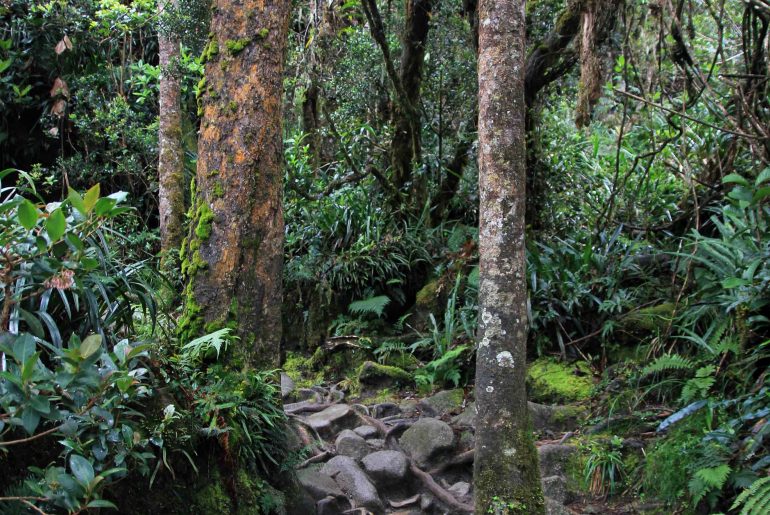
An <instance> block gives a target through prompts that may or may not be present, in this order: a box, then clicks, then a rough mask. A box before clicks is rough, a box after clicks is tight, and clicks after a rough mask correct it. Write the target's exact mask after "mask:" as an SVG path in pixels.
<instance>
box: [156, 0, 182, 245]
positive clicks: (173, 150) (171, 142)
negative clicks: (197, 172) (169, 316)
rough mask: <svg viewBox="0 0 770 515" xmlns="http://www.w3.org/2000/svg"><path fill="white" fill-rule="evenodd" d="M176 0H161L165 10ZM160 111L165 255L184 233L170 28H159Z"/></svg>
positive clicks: (175, 44) (175, 52)
mask: <svg viewBox="0 0 770 515" xmlns="http://www.w3.org/2000/svg"><path fill="white" fill-rule="evenodd" d="M175 6H176V1H175V0H158V10H159V11H160V12H161V13H163V12H164V11H166V10H167V9H169V8H173V7H175ZM158 53H159V57H160V94H159V101H160V113H159V126H158V204H159V215H160V216H159V218H160V245H161V250H162V252H163V256H164V257H165V256H166V255H167V254H168V253H169V252H172V251H174V250H178V249H179V246H180V245H181V243H182V239H183V237H184V232H183V229H184V212H185V206H184V187H185V184H184V146H183V144H182V115H181V105H180V91H181V79H180V78H179V75H178V73H174V71H173V70H172V69H171V67H173V65H174V64H175V62H176V61H178V59H179V39H178V38H177V37H176V36H175V35H174V34H173V33H172V32H171V31H170V30H169V29H168V28H164V27H161V29H160V30H159V31H158Z"/></svg>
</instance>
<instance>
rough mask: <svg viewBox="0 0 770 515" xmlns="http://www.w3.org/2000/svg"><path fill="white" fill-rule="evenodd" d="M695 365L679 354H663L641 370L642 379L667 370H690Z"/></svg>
mask: <svg viewBox="0 0 770 515" xmlns="http://www.w3.org/2000/svg"><path fill="white" fill-rule="evenodd" d="M693 368H695V365H694V364H693V362H692V361H691V360H689V359H688V358H685V357H684V356H680V355H679V354H664V355H663V356H660V357H659V358H658V359H656V360H655V361H653V362H652V363H650V364H649V365H647V366H646V367H644V369H642V377H644V376H648V375H650V374H656V373H658V372H664V371H667V370H692V369H693Z"/></svg>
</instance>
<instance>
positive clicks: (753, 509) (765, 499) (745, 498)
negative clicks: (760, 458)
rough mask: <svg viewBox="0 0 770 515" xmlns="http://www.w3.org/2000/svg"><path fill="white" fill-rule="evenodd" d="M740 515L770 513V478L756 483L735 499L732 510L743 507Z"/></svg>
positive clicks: (761, 479) (758, 480)
mask: <svg viewBox="0 0 770 515" xmlns="http://www.w3.org/2000/svg"><path fill="white" fill-rule="evenodd" d="M741 506H742V508H741V511H740V515H765V514H766V513H768V511H770V476H768V477H763V478H760V479H757V480H756V481H754V482H753V483H752V484H751V486H749V487H748V488H746V489H745V490H744V491H743V492H741V494H740V495H739V496H738V498H737V499H735V502H734V503H733V505H732V506H730V509H731V510H737V509H738V508H739V507H741Z"/></svg>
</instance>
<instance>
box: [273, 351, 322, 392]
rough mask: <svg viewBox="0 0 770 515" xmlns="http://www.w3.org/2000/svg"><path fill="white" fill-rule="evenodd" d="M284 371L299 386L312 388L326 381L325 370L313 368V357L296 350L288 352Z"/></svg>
mask: <svg viewBox="0 0 770 515" xmlns="http://www.w3.org/2000/svg"><path fill="white" fill-rule="evenodd" d="M283 371H284V372H286V375H288V376H289V377H291V379H292V380H293V381H294V383H295V384H296V386H297V387H298V388H310V387H311V386H315V385H317V384H321V383H323V382H324V376H323V372H320V371H318V372H315V371H314V370H313V359H312V358H307V357H304V356H302V355H301V354H299V353H296V352H287V353H286V361H285V362H284V364H283Z"/></svg>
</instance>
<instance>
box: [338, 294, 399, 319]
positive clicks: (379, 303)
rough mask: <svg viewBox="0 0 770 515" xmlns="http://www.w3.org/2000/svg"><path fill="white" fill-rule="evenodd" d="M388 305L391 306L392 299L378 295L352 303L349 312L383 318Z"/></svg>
mask: <svg viewBox="0 0 770 515" xmlns="http://www.w3.org/2000/svg"><path fill="white" fill-rule="evenodd" d="M388 304H390V298H389V297H388V296H387V295H378V296H376V297H369V298H368V299H363V300H357V301H355V302H351V303H350V305H349V306H348V310H349V311H350V312H351V313H352V314H354V315H366V314H372V315H375V316H377V317H381V316H382V314H383V312H384V311H385V308H386V307H387V306H388Z"/></svg>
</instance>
